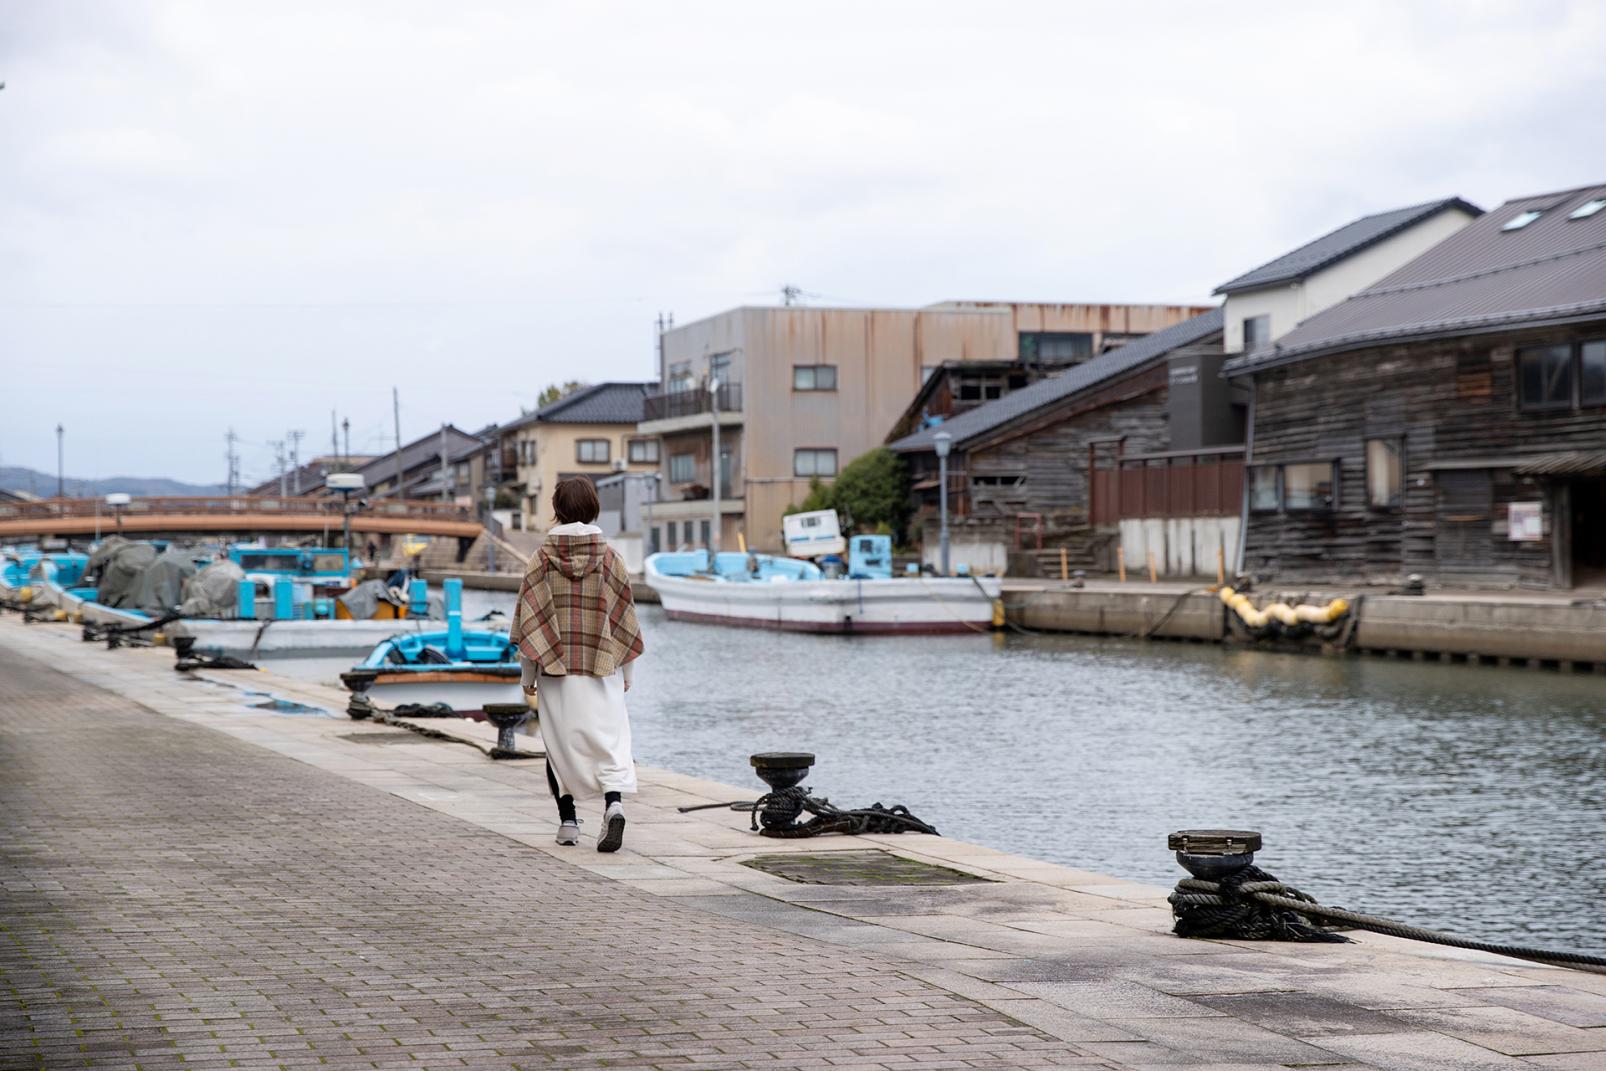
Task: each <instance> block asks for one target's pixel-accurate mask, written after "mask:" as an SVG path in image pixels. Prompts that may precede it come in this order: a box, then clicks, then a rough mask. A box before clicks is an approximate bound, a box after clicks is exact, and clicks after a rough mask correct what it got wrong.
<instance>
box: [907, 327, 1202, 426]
mask: <svg viewBox="0 0 1606 1071" xmlns="http://www.w3.org/2000/svg"><path fill="white" fill-rule="evenodd" d="M1221 322H1222V317H1221V310H1220V309H1211V310H1210V311H1209V312H1207V313H1204V314H1203V315H1200V316H1195V317H1194V318H1193V319H1191V320H1184V321H1182V322H1181V323H1179V324H1173V325H1171V326H1170V327H1167V328H1165V329H1163V330H1160V331H1156V332H1154V333H1153V334H1149V335H1144V336H1143V337H1142V338H1140V339H1138V340H1136V341H1135V342H1129V343H1127V344H1126V345H1125V346H1120V347H1117V348H1116V349H1113V350H1110V351H1109V352H1108V353H1101V354H1099V355H1098V356H1097V357H1094V358H1093V359H1092V360H1090V361H1084V362H1082V363H1081V364H1079V365H1076V366H1075V367H1073V368H1071V369H1069V370H1068V371H1066V372H1065V373H1064V374H1063V375H1059V376H1055V377H1054V378H1053V379H1041V380H1038V381H1037V382H1036V383H1033V384H1032V385H1031V386H1029V387H1022V388H1021V389H1020V390H1017V391H1013V392H1011V393H1009V394H1006V395H1004V396H1003V397H1002V398H1000V399H998V400H997V401H996V402H988V403H987V404H986V405H983V406H978V407H977V408H975V409H972V410H970V411H969V412H965V413H960V414H959V415H958V416H956V417H954V418H953V419H952V420H945V421H943V422H942V423H941V424H937V425H935V426H933V427H929V428H922V429H921V430H920V431H917V432H915V433H914V434H913V435H907V436H905V437H903V438H902V439H899V440H898V441H897V442H895V443H892V444H891V447H892V449H893V450H895V451H897V452H898V453H919V452H922V451H925V450H930V449H932V438H931V437H932V436H933V435H934V434H935V433H937V432H938V431H946V432H947V433H948V434H949V435H952V436H953V441H954V445H955V446H962V445H964V444H965V443H967V442H969V441H971V440H973V439H978V438H980V437H981V436H983V435H985V434H987V433H988V432H990V431H993V430H994V429H995V428H999V427H1002V426H1003V425H1005V424H1008V423H1009V422H1011V421H1013V420H1018V419H1019V418H1021V417H1023V416H1026V415H1028V414H1030V413H1033V412H1036V411H1037V410H1039V409H1042V408H1044V407H1045V406H1049V405H1053V404H1054V403H1055V402H1057V401H1059V400H1061V399H1062V398H1068V397H1070V396H1071V395H1073V394H1076V393H1077V392H1078V391H1084V390H1087V389H1088V388H1090V387H1096V386H1098V385H1099V384H1101V383H1103V382H1105V381H1106V380H1109V379H1114V378H1115V377H1117V376H1120V375H1124V374H1126V373H1127V372H1130V371H1132V370H1133V369H1136V368H1138V367H1140V366H1141V365H1145V364H1147V363H1149V362H1150V361H1153V360H1156V359H1157V358H1160V357H1164V356H1165V355H1166V354H1168V353H1170V352H1171V351H1172V350H1174V349H1178V348H1180V347H1182V346H1187V345H1190V344H1192V343H1195V342H1198V341H1200V340H1201V339H1204V338H1207V337H1209V336H1210V335H1211V334H1212V333H1214V332H1217V331H1220V330H1221Z"/></svg>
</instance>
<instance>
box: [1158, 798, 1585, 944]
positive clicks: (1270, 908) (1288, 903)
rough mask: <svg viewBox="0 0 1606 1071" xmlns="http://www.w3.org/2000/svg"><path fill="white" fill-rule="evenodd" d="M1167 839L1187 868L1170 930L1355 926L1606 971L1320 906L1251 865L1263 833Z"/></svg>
mask: <svg viewBox="0 0 1606 1071" xmlns="http://www.w3.org/2000/svg"><path fill="white" fill-rule="evenodd" d="M1167 846H1168V847H1169V848H1170V849H1171V850H1172V851H1174V852H1175V853H1176V856H1177V862H1178V863H1180V864H1181V865H1182V867H1183V869H1185V870H1187V871H1188V873H1189V874H1191V875H1192V877H1187V878H1183V879H1182V880H1181V881H1179V882H1177V887H1176V889H1175V890H1173V891H1172V893H1171V896H1170V902H1171V913H1172V916H1173V917H1174V918H1175V919H1176V925H1175V926H1174V927H1173V931H1172V932H1174V933H1176V934H1177V935H1178V936H1179V937H1215V938H1231V939H1239V940H1251V941H1329V942H1340V941H1348V940H1349V939H1348V938H1347V937H1344V936H1343V935H1341V934H1339V933H1336V932H1334V931H1336V930H1339V929H1361V930H1370V931H1372V932H1373V933H1381V934H1387V935H1389V936H1392V937H1404V938H1406V939H1408V940H1412V941H1426V942H1429V943H1432V944H1439V945H1447V946H1449V947H1451V948H1466V949H1471V950H1473V951H1475V952H1489V953H1493V954H1495V955H1499V956H1510V957H1512V958H1513V959H1525V960H1530V961H1532V962H1534V963H1544V964H1547V965H1549V966H1553V967H1570V968H1572V969H1574V970H1580V971H1589V972H1591V973H1593V974H1606V958H1603V957H1600V956H1586V955H1583V954H1581V953H1577V952H1550V951H1546V950H1544V949H1535V948H1522V947H1520V946H1516V945H1502V944H1495V943H1492V942H1489V941H1473V940H1469V939H1467V938H1464V937H1457V936H1455V935H1454V934H1449V933H1443V932H1441V931H1439V930H1430V929H1426V928H1424V927H1421V926H1408V925H1406V924H1405V923H1402V922H1395V921H1393V920H1391V919H1384V918H1378V917H1376V916H1375V915H1366V914H1362V913H1361V912H1358V911H1346V910H1344V909H1343V908H1337V907H1326V906H1324V905H1322V904H1319V903H1317V902H1316V898H1315V897H1313V896H1309V895H1307V894H1306V893H1304V892H1301V891H1300V890H1299V889H1296V888H1294V887H1293V886H1292V885H1288V884H1285V883H1283V882H1281V881H1278V880H1277V878H1276V876H1275V875H1272V874H1269V873H1267V872H1266V871H1264V870H1261V869H1260V868H1259V867H1257V866H1255V865H1254V859H1255V852H1257V851H1259V850H1260V847H1261V837H1260V834H1259V833H1257V832H1254V831H1252V830H1241V829H1184V830H1179V831H1178V832H1176V833H1173V834H1171V836H1170V837H1169V838H1167Z"/></svg>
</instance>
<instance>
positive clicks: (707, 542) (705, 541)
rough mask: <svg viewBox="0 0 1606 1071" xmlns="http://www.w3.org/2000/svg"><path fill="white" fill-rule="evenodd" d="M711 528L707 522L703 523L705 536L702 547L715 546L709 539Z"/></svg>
mask: <svg viewBox="0 0 1606 1071" xmlns="http://www.w3.org/2000/svg"><path fill="white" fill-rule="evenodd" d="M709 528H710V525H709V523H708V522H707V521H704V522H702V535H703V543H702V545H703V546H705V547H711V546H713V545H714V544H713V542H712V541H710V539H709V538H708V536H709Z"/></svg>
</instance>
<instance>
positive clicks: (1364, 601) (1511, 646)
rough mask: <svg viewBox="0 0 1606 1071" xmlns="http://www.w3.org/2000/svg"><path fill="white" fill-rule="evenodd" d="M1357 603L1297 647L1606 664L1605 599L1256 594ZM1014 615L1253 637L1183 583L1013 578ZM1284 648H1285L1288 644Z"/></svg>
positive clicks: (1028, 624)
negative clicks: (1338, 627)
mask: <svg viewBox="0 0 1606 1071" xmlns="http://www.w3.org/2000/svg"><path fill="white" fill-rule="evenodd" d="M1335 596H1344V597H1345V598H1348V599H1349V600H1350V601H1351V604H1352V607H1353V608H1352V610H1351V613H1352V614H1353V615H1354V616H1355V622H1354V626H1353V627H1352V628H1350V629H1347V630H1342V632H1341V636H1340V637H1339V638H1337V639H1333V640H1328V641H1325V642H1324V641H1322V640H1320V639H1315V638H1310V639H1307V640H1306V641H1303V642H1302V643H1301V644H1300V646H1302V647H1305V648H1308V649H1310V650H1312V651H1322V652H1325V653H1334V654H1338V653H1349V652H1355V651H1362V652H1371V653H1376V654H1395V655H1402V654H1403V655H1409V656H1411V657H1434V658H1452V659H1455V660H1467V661H1484V660H1487V661H1501V662H1515V663H1529V662H1534V663H1539V664H1541V665H1544V664H1555V665H1559V666H1567V667H1571V668H1576V669H1591V668H1592V669H1594V670H1595V671H1596V672H1606V602H1595V601H1577V602H1575V601H1574V600H1572V599H1570V598H1566V597H1559V596H1534V595H1519V594H1509V595H1508V594H1501V593H1468V594H1434V595H1425V596H1404V595H1388V594H1381V593H1366V592H1364V591H1363V592H1356V591H1337V590H1334V591H1319V592H1302V593H1299V594H1289V593H1268V594H1266V595H1259V594H1257V595H1256V596H1255V602H1256V603H1257V604H1261V603H1264V602H1268V601H1271V600H1272V599H1275V598H1286V599H1287V600H1288V601H1291V602H1307V603H1324V602H1326V601H1327V600H1328V599H1330V598H1333V597H1335ZM1004 605H1005V610H1006V613H1007V619H1008V620H1009V622H1010V623H1011V624H1014V625H1018V626H1020V627H1021V628H1026V629H1032V630H1036V631H1046V632H1080V633H1088V634H1092V635H1099V636H1129V637H1135V638H1138V637H1141V638H1152V639H1168V640H1191V641H1194V642H1201V643H1236V644H1244V645H1254V644H1255V643H1256V641H1255V640H1254V639H1252V638H1250V637H1249V636H1248V635H1246V634H1245V633H1244V632H1243V631H1242V630H1241V629H1236V628H1231V627H1229V616H1228V615H1229V611H1228V610H1227V609H1226V608H1225V607H1224V606H1222V604H1221V601H1220V599H1219V598H1218V597H1217V596H1216V594H1215V593H1214V592H1211V591H1208V590H1201V589H1199V588H1189V587H1187V586H1185V585H1183V584H1118V583H1102V582H1089V583H1088V584H1087V585H1086V586H1085V587H1082V588H1071V587H1069V586H1058V585H1043V584H1030V583H1021V582H1014V583H1009V582H1006V584H1005V587H1004ZM1280 646H1287V645H1286V644H1281V645H1280Z"/></svg>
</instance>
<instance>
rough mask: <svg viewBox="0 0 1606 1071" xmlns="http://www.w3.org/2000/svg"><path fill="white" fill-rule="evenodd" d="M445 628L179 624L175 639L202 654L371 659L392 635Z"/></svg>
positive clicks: (431, 624)
mask: <svg viewBox="0 0 1606 1071" xmlns="http://www.w3.org/2000/svg"><path fill="white" fill-rule="evenodd" d="M439 628H440V622H439V621H424V620H419V621H415V622H412V623H409V622H407V621H352V620H349V619H348V620H333V621H271V620H270V621H222V620H197V619H192V620H187V621H175V622H173V623H172V624H171V625H169V626H168V627H167V632H168V635H169V636H173V637H188V638H193V639H194V640H195V646H194V647H193V648H192V650H193V651H194V652H195V653H196V654H204V655H227V656H229V657H232V658H253V657H256V656H257V655H273V656H277V657H284V658H297V657H314V658H315V657H328V658H334V657H341V656H346V655H350V656H352V657H359V656H362V655H366V654H367V653H368V652H369V651H371V650H373V649H374V646H375V645H376V644H379V643H383V642H384V641H385V640H388V639H389V638H390V637H392V636H396V635H402V634H406V633H409V632H424V631H430V630H434V629H439Z"/></svg>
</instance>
